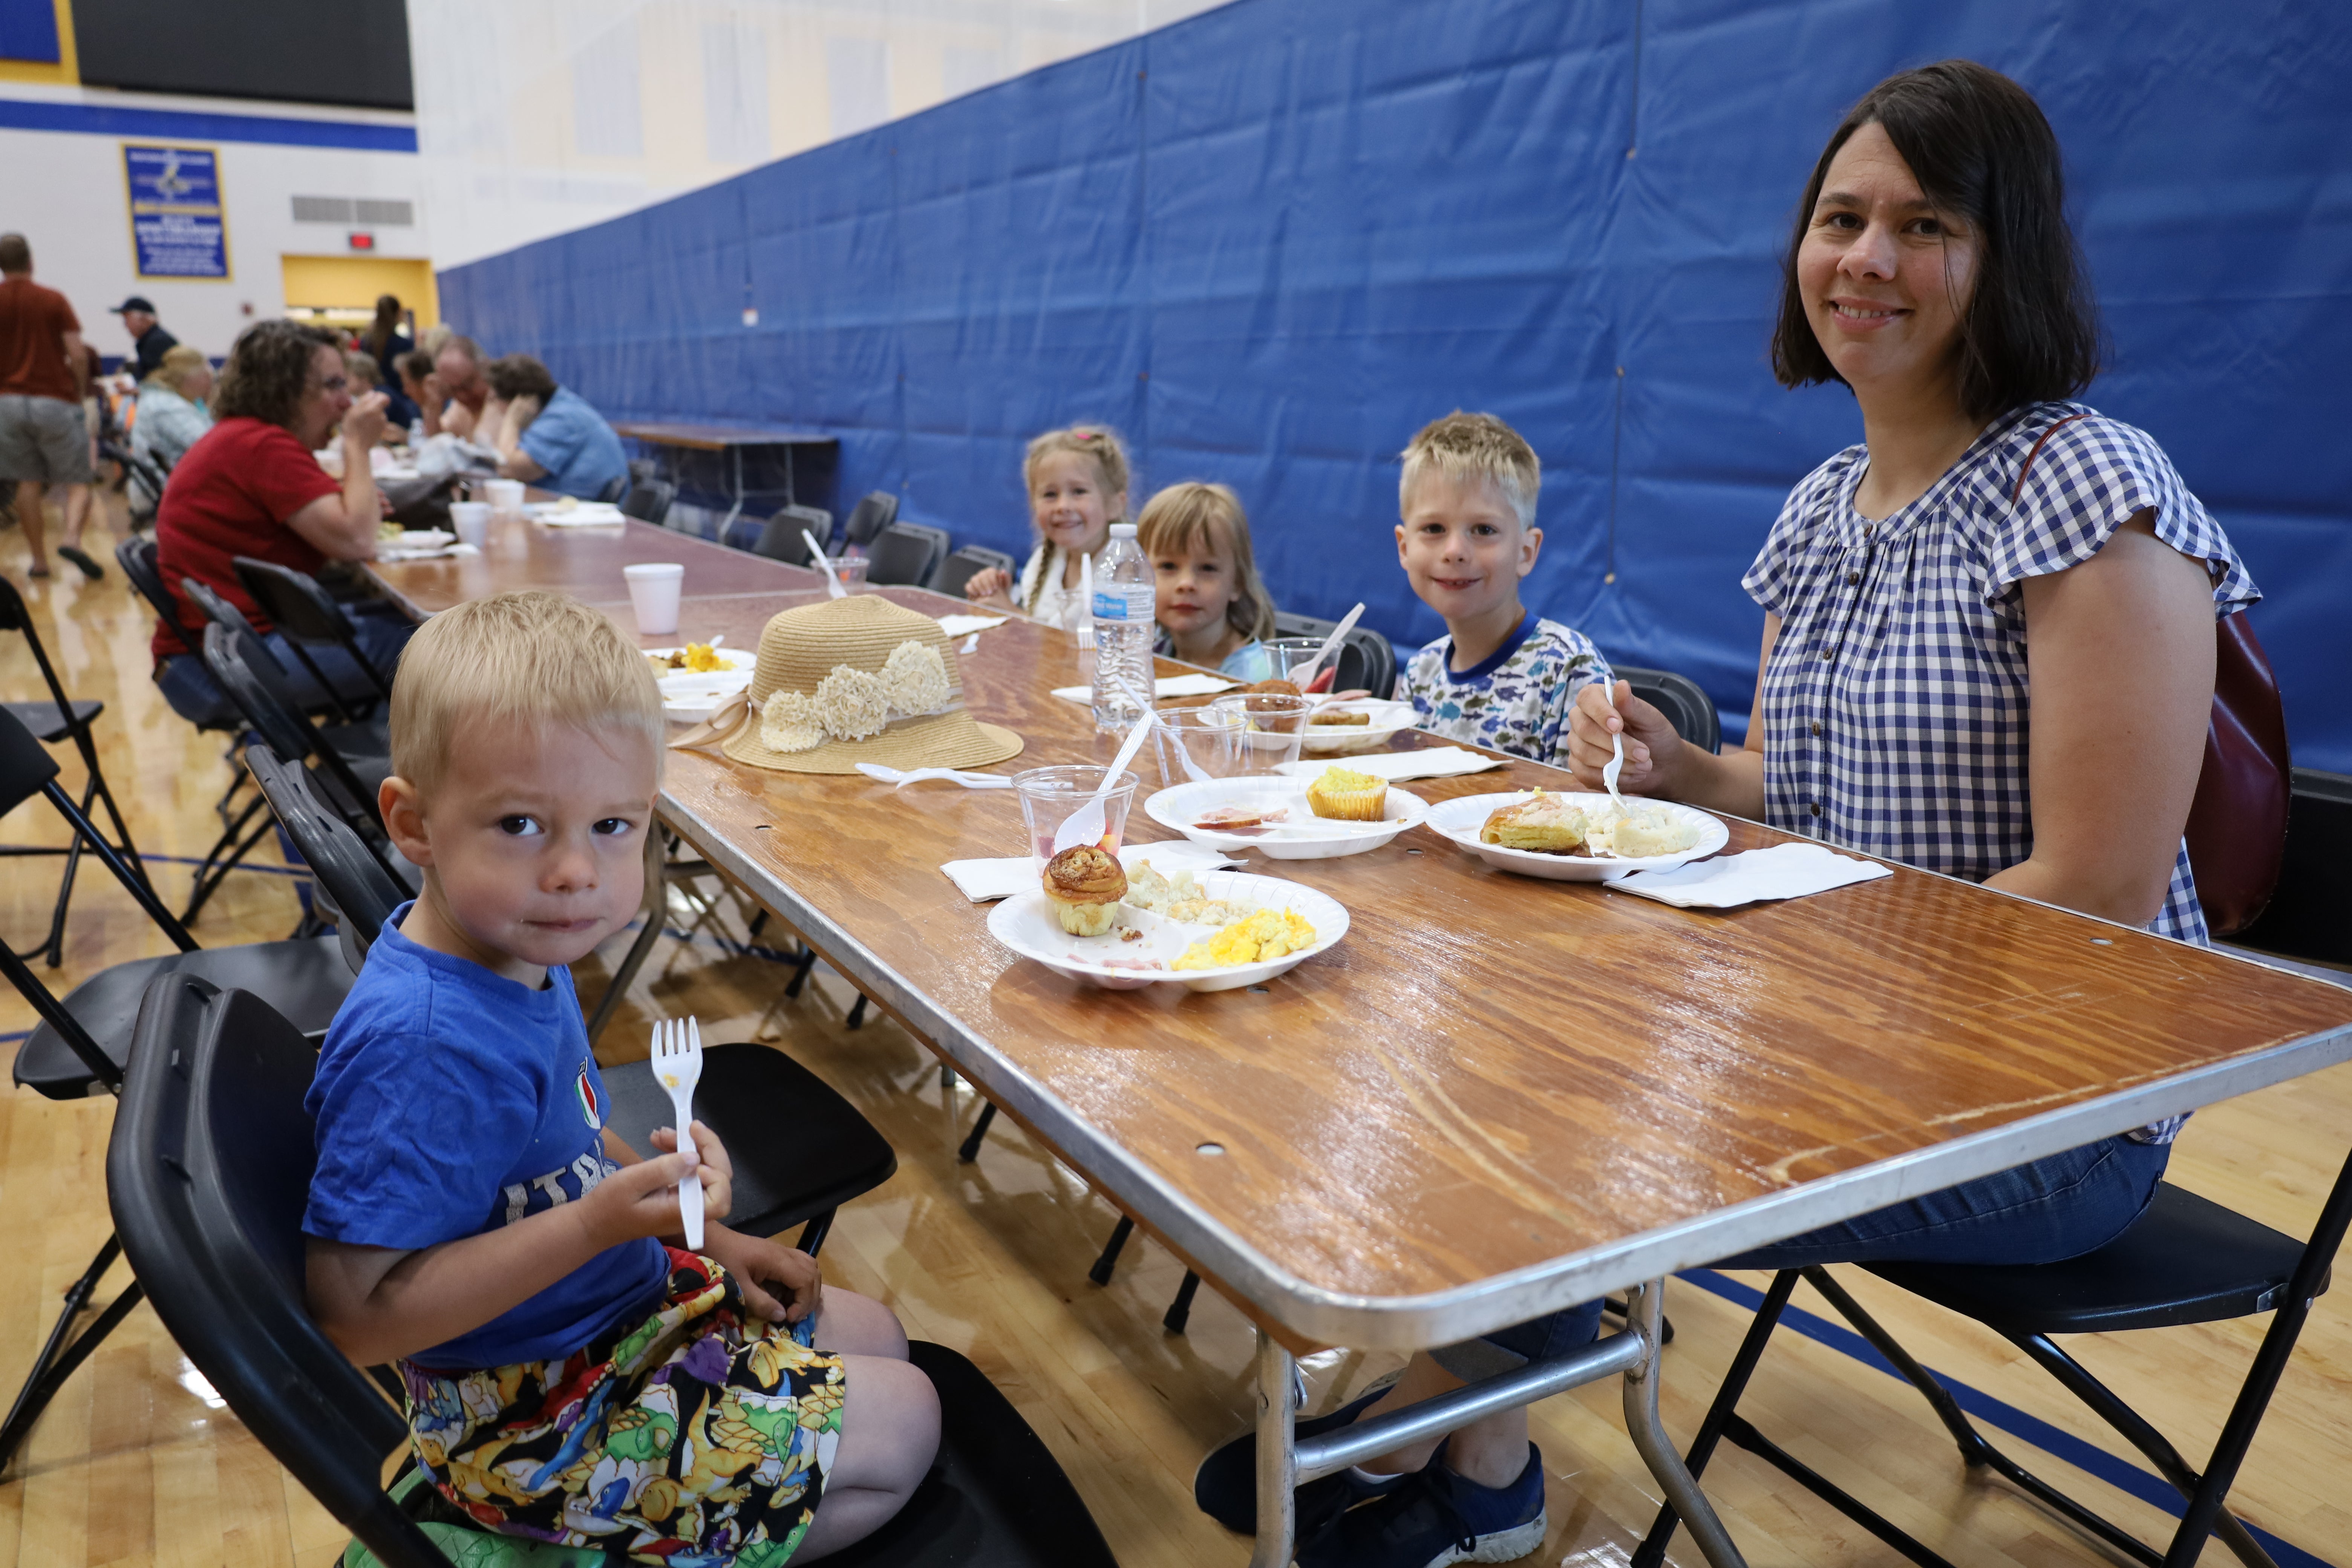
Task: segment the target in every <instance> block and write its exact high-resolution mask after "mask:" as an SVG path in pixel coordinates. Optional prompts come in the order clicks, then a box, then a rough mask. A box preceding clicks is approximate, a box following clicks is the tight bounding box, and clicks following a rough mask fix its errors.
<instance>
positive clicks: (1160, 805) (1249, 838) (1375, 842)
mask: <svg viewBox="0 0 2352 1568" xmlns="http://www.w3.org/2000/svg"><path fill="white" fill-rule="evenodd" d="M1221 805H1246V806H1267V807H1270V806H1280V807H1282V808H1284V810H1285V812H1286V815H1285V816H1284V817H1283V819H1282V820H1281V821H1280V822H1278V823H1274V824H1271V825H1270V826H1269V828H1268V830H1267V831H1265V832H1262V833H1261V832H1257V831H1248V832H1234V833H1221V832H1219V831H1217V830H1216V829H1214V828H1210V827H1195V826H1192V824H1193V823H1194V822H1196V821H1198V820H1199V819H1200V818H1201V817H1202V816H1205V815H1206V814H1208V813H1209V812H1211V811H1213V810H1215V809H1216V808H1217V807H1218V806H1221ZM1143 811H1144V815H1145V816H1149V817H1150V818H1151V820H1152V821H1154V822H1156V823H1159V824H1160V826H1163V827H1172V828H1174V829H1175V830H1176V831H1177V832H1179V833H1181V834H1182V835H1183V836H1184V837H1187V838H1189V839H1191V840H1192V842H1193V843H1195V844H1206V845H1208V846H1210V847H1213V848H1217V849H1255V850H1256V851H1258V852H1259V853H1260V854H1262V855H1265V856H1266V857H1268V858H1271V859H1276V860H1335V859H1338V858H1339V857H1340V856H1342V855H1361V854H1362V853H1363V852H1364V851H1365V850H1367V849H1378V848H1379V847H1381V845H1383V844H1386V843H1387V842H1388V841H1389V840H1390V839H1391V838H1394V837H1396V836H1397V835H1398V834H1400V833H1402V832H1403V831H1404V830H1405V829H1406V828H1408V827H1413V826H1418V825H1419V824H1420V822H1421V819H1422V818H1423V817H1424V816H1427V815H1428V814H1429V803H1428V802H1427V801H1425V800H1423V799H1422V798H1421V796H1419V795H1414V794H1412V792H1411V791H1409V790H1401V789H1399V788H1397V787H1396V786H1395V785H1394V784H1391V785H1390V786H1389V792H1388V796H1387V798H1386V799H1385V800H1383V801H1382V802H1381V821H1379V822H1339V821H1334V820H1332V819H1330V818H1327V817H1321V816H1316V815H1315V813H1314V811H1313V809H1312V808H1310V807H1309V806H1308V805H1307V786H1306V784H1304V783H1302V782H1301V781H1299V780H1297V779H1291V778H1237V779H1207V780H1203V781H1197V782H1195V783H1192V784H1177V785H1175V786H1174V787H1172V788H1170V789H1163V790H1160V791H1159V792H1158V793H1156V794H1154V795H1152V796H1151V798H1150V799H1149V800H1147V801H1145V802H1144V803H1143Z"/></svg>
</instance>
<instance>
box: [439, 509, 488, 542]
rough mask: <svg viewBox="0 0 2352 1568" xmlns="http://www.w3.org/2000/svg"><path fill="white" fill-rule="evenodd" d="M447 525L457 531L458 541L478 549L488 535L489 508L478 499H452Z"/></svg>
mask: <svg viewBox="0 0 2352 1568" xmlns="http://www.w3.org/2000/svg"><path fill="white" fill-rule="evenodd" d="M449 526H450V527H451V528H452V529H454V530H456V531H457V542H458V543H460V544H470V545H472V546H473V547H474V548H475V549H477V550H479V549H480V548H481V547H482V546H483V544H484V543H486V542H488V539H489V537H490V509H489V507H488V505H486V504H485V503H483V502H481V501H478V500H453V501H451V502H450V503H449Z"/></svg>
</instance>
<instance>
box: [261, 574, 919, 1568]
mask: <svg viewBox="0 0 2352 1568" xmlns="http://www.w3.org/2000/svg"><path fill="white" fill-rule="evenodd" d="M663 739H664V733H663V721H662V710H661V700H660V697H659V694H658V693H657V691H656V688H655V685H654V679H653V674H652V671H651V668H650V667H649V666H648V665H647V663H646V659H645V658H643V656H641V655H640V654H639V653H638V652H637V651H636V650H635V648H633V647H630V646H629V644H628V642H627V641H626V640H625V638H624V637H622V635H621V633H620V631H619V629H618V628H617V627H615V626H614V624H613V623H612V622H611V621H610V620H608V619H606V618H605V617H604V616H602V615H600V614H598V613H597V612H595V611H593V610H591V609H589V608H587V607H586V606H584V605H579V604H576V603H574V602H572V601H571V600H568V599H564V598H561V597H559V596H557V595H551V594H536V593H533V594H506V595H499V596H498V597H496V598H491V599H484V600H480V601H477V602H475V603H473V604H468V605H460V606H458V607H457V608H456V609H452V610H448V611H445V612H444V613H442V614H441V615H438V616H435V617H434V618H433V619H432V620H431V621H430V622H428V623H427V624H426V625H425V627H424V628H423V629H422V630H420V631H419V632H418V633H417V635H416V637H415V639H414V640H413V641H411V642H410V644H409V645H408V649H407V651H406V653H405V654H404V656H403V657H402V658H401V662H400V672H399V675H398V678H397V679H396V680H395V681H394V686H393V696H392V761H393V768H394V776H393V777H392V778H390V779H387V780H386V781H385V783H384V785H383V794H382V796H381V803H380V804H381V805H382V808H383V818H384V824H385V826H386V828H387V829H388V830H389V832H390V834H391V836H392V839H393V842H394V844H395V845H397V846H398V847H399V848H400V850H401V852H402V853H403V854H404V855H405V856H407V857H408V858H409V859H411V860H412V861H414V862H415V863H416V864H417V865H419V866H422V867H423V868H425V891H424V893H423V895H422V896H421V897H419V898H418V899H417V900H415V901H414V902H413V903H408V904H404V905H402V906H401V908H400V909H399V910H397V911H396V912H395V913H394V917H393V920H392V921H391V923H389V924H387V925H386V926H385V928H384V931H383V935H382V936H381V937H380V939H379V940H378V941H377V942H376V944H375V946H374V947H373V949H372V950H371V951H370V952H369V954H368V961H367V964H366V966H365V968H364V969H362V972H361V973H360V977H359V980H358V982H357V983H356V984H353V986H352V992H351V995H350V996H349V998H347V999H346V1000H345V1002H344V1004H343V1005H342V1007H341V1010H340V1011H339V1012H338V1013H337V1014H336V1016H335V1022H334V1026H333V1027H332V1028H331V1030H330V1031H329V1032H328V1036H327V1041H326V1045H325V1047H324V1048H323V1049H322V1050H321V1051H320V1058H319V1070H318V1077H317V1079H316V1080H315V1082H314V1083H313V1085H312V1087H311V1089H310V1100H309V1105H310V1112H311V1115H312V1117H313V1118H314V1120H315V1121H316V1123H317V1138H318V1154H319V1159H318V1169H317V1173H316V1174H315V1175H314V1176H313V1178H312V1181H311V1185H310V1205H309V1208H308V1211H307V1213H306V1214H305V1215H304V1216H303V1229H304V1231H305V1232H307V1233H308V1236H309V1238H310V1240H309V1267H308V1273H309V1296H310V1310H311V1312H312V1314H313V1315H314V1316H315V1317H316V1318H317V1319H318V1321H319V1323H320V1327H321V1328H322V1329H324V1330H325V1331H326V1332H327V1334H328V1336H329V1337H330V1338H331V1339H332V1340H333V1341H334V1342H335V1343H336V1344H337V1345H338V1346H340V1347H341V1349H342V1350H343V1351H344V1352H345V1353H347V1354H349V1355H350V1356H351V1357H352V1360H354V1361H357V1362H360V1363H362V1364H365V1363H375V1362H384V1361H391V1362H396V1363H398V1365H399V1368H400V1371H401V1374H402V1377H403V1380H404V1384H405V1385H406V1392H407V1405H408V1415H409V1425H410V1429H411V1433H412V1436H413V1437H414V1441H415V1450H416V1457H417V1462H418V1466H419V1468H421V1469H422V1470H423V1471H424V1473H425V1476H426V1477H427V1478H428V1479H430V1480H431V1481H432V1482H433V1484H434V1485H435V1486H436V1488H438V1489H439V1490H440V1491H441V1493H442V1495H443V1496H444V1497H445V1498H446V1499H447V1500H449V1501H450V1502H452V1503H454V1504H456V1505H457V1507H458V1508H460V1509H462V1510H465V1511H466V1512H467V1514H468V1515H470V1516H471V1517H472V1518H473V1519H475V1520H476V1521H479V1522H480V1523H481V1524H482V1525H484V1526H486V1527H488V1528H490V1529H493V1530H497V1531H502V1532H504V1533H507V1534H511V1535H517V1536H524V1537H528V1538H530V1539H533V1540H538V1541H546V1542H556V1543H560V1544H563V1545H571V1546H593V1547H598V1548H602V1549H604V1550H605V1551H608V1552H609V1551H614V1550H616V1549H617V1550H621V1551H625V1552H627V1553H628V1554H629V1555H630V1556H631V1558H632V1559H634V1560H635V1561H640V1562H648V1563H677V1562H684V1561H689V1560H690V1561H692V1562H696V1563H711V1564H719V1563H739V1564H743V1565H746V1568H774V1565H775V1564H779V1563H782V1562H784V1561H785V1559H787V1558H788V1557H794V1556H798V1557H803V1558H806V1557H817V1556H822V1555H824V1553H825V1552H831V1551H834V1550H835V1549H837V1548H839V1547H842V1546H845V1545H847V1544H848V1543H849V1542H853V1541H856V1540H857V1539H859V1538H860V1537H862V1536H864V1535H866V1534H867V1533H868V1532H870V1531H873V1530H874V1529H875V1528H876V1527H877V1526H878V1525H880V1524H881V1523H882V1522H883V1521H886V1520H887V1519H889V1518H890V1516H891V1515H892V1514H894V1513H896V1512H897V1511H898V1508H899V1507H900V1505H902V1504H903V1503H904V1502H905V1501H906V1500H907V1498H908V1496H909V1495H910V1494H911V1493H912V1492H913V1490H914V1489H915V1486H916V1485H917V1483H919V1481H920V1480H921V1479H922V1478H923V1475H924V1474H925V1472H926V1471H927V1470H928V1469H929V1465H930V1461H931V1457H932V1454H933V1453H934V1452H935V1450H936V1449H937V1447H938V1443H939V1401H938V1396H937V1394H935V1393H934V1392H933V1390H932V1388H931V1385H930V1383H929V1380H928V1379H927V1378H925V1377H924V1375H923V1374H922V1373H921V1372H920V1371H919V1370H918V1369H917V1368H915V1367H914V1366H913V1365H911V1364H910V1363H908V1361H907V1359H906V1357H907V1339H906V1335H905V1333H904V1332H903V1331H901V1330H900V1328H899V1326H898V1320H897V1318H896V1317H895V1316H894V1315H893V1314H892V1313H891V1311H890V1310H889V1309H888V1308H887V1307H884V1306H883V1305H881V1304H880V1303H879V1302H877V1301H873V1300H867V1299H866V1298H865V1297H863V1296H858V1295H855V1294H853V1293H851V1292H849V1291H845V1290H841V1289H835V1288H833V1287H830V1286H826V1285H824V1284H823V1283H822V1282H821V1280H820V1279H819V1275H818V1270H817V1264H816V1260H815V1259H814V1258H811V1257H809V1256H808V1255H807V1254H805V1253H803V1252H800V1251H798V1250H796V1249H794V1248H793V1247H787V1246H784V1245H782V1244H781V1243H779V1242H775V1241H772V1240H766V1239H762V1238H761V1237H750V1236H742V1235H739V1234H737V1233H736V1232H733V1231H730V1230H729V1229H728V1228H727V1227H726V1226H723V1225H719V1224H717V1223H715V1221H716V1219H717V1218H718V1217H719V1216H721V1215H725V1214H726V1212H727V1208H728V1203H729V1199H730V1191H729V1175H730V1169H729V1164H728V1159H727V1152H726V1150H725V1149H724V1148H723V1147H721V1146H720V1144H719V1140H718V1139H717V1138H716V1137H714V1136H713V1135H712V1134H711V1132H710V1131H709V1129H708V1128H707V1127H705V1126H703V1124H702V1123H700V1122H699V1121H698V1122H695V1123H694V1124H693V1126H692V1128H691V1129H690V1131H691V1134H692V1136H691V1139H690V1140H689V1141H688V1142H686V1143H685V1144H684V1145H683V1146H682V1147H681V1145H680V1142H679V1140H678V1137H677V1134H676V1133H675V1132H674V1131H671V1130H669V1129H663V1130H662V1131H657V1132H656V1133H655V1134H654V1135H653V1141H654V1142H655V1144H656V1152H651V1153H649V1154H647V1155H646V1156H645V1157H642V1158H641V1157H640V1156H639V1154H638V1153H637V1152H636V1151H635V1150H633V1149H631V1148H629V1147H628V1145H627V1144H625V1142H622V1141H621V1140H620V1139H619V1138H617V1137H615V1136H614V1134H613V1133H612V1132H611V1131H608V1130H606V1129H605V1127H604V1110H605V1106H606V1100H605V1097H604V1080H603V1079H602V1078H601V1077H600V1076H599V1074H598V1072H597V1068H596V1060H595V1058H594V1056H593V1054H591V1052H590V1050H589V1047H588V1037H587V1032H586V1029H585V1028H584V1026H583V1024H582V1021H581V1016H580V1004H579V1002H578V1000H577V999H576V998H575V996H574V995H573V994H572V977H571V973H570V972H569V970H568V969H567V968H566V967H565V966H566V965H568V964H570V963H573V962H575V961H576V960H578V959H580V958H582V957H583V956H584V955H586V954H587V953H588V952H591V951H592V950H593V949H594V947H595V946H596V944H597V943H598V942H601V941H602V940H604V938H605V937H607V936H609V935H611V934H612V933H613V932H614V931H618V930H619V929H620V928H621V927H622V926H624V925H625V924H626V923H627V922H628V921H629V920H630V918H631V917H632V916H633V915H634V914H635V912H636V910H637V908H638V905H639V902H640V900H641V896H642V894H643V892H644V888H645V880H644V878H645V852H646V834H648V833H650V832H652V831H653V800H654V794H655V791H656V787H657V786H658V784H659V782H660V773H661V762H662V756H663V749H662V743H663ZM683 1181H698V1182H699V1183H700V1184H701V1185H702V1188H703V1192H704V1204H705V1208H706V1212H707V1213H708V1214H709V1215H711V1216H712V1220H713V1222H714V1223H709V1224H708V1225H707V1226H706V1227H705V1236H704V1242H705V1245H704V1246H703V1247H702V1248H701V1250H700V1251H699V1252H698V1253H695V1252H688V1251H687V1250H685V1247H684V1243H683V1241H682V1239H681V1238H680V1237H679V1234H678V1233H679V1228H680V1221H679V1215H678V1203H677V1185H678V1184H679V1183H680V1182H683ZM820 1346H822V1347H824V1348H819V1347H820Z"/></svg>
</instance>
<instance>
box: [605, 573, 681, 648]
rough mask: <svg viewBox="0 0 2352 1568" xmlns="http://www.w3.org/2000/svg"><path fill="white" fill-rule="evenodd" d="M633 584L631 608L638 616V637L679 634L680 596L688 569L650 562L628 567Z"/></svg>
mask: <svg viewBox="0 0 2352 1568" xmlns="http://www.w3.org/2000/svg"><path fill="white" fill-rule="evenodd" d="M621 575H622V576H624V577H625V578H627V579H628V580H629V605H630V607H631V608H632V609H634V610H635V611H636V613H637V635H638V636H640V637H667V636H668V635H669V634H670V633H672V632H674V631H676V630H677V595H678V591H679V589H680V588H681V587H682V586H683V585H684V584H685V582H686V568H685V567H683V566H680V565H678V564H677V563H673V562H667V561H663V562H647V563H645V564H643V565H638V566H624V567H623V568H621Z"/></svg>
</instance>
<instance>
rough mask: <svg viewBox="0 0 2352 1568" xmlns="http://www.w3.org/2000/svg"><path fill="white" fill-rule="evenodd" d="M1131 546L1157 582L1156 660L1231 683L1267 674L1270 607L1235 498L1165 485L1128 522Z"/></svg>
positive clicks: (1210, 488)
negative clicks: (1176, 661) (1200, 668)
mask: <svg viewBox="0 0 2352 1568" xmlns="http://www.w3.org/2000/svg"><path fill="white" fill-rule="evenodd" d="M1135 539H1136V542H1137V543H1139V544H1140V545H1141V546H1142V547H1143V558H1144V559H1145V560H1146V561H1149V562H1150V563H1151V570H1152V574H1153V575H1154V577H1155V578H1156V579H1157V580H1158V583H1159V593H1160V598H1159V609H1158V612H1157V618H1158V620H1159V622H1160V628H1159V629H1160V635H1159V638H1158V643H1157V651H1158V652H1159V653H1160V654H1161V655H1162V656H1164V657H1166V658H1181V659H1182V660H1183V661H1184V662H1185V663H1187V664H1199V665H1205V666H1207V667H1208V668H1211V669H1213V670H1215V671H1217V672H1218V673H1219V674H1220V675H1227V676H1231V677H1232V678H1233V679H1235V680H1248V681H1257V680H1264V679H1266V678H1267V677H1268V676H1270V675H1272V674H1273V673H1274V661H1273V658H1272V657H1271V656H1270V655H1268V654H1267V652H1266V651H1265V638H1266V637H1271V636H1273V635H1274V601H1273V600H1272V599H1269V598H1267V597H1266V593H1265V582H1264V581H1263V580H1262V579H1261V578H1260V577H1259V576H1258V574H1257V560H1256V557H1255V554H1254V553H1253V552H1252V551H1251V549H1250V526H1249V514H1248V513H1247V512H1245V511H1244V510H1242V502H1241V498H1240V497H1239V496H1237V495H1235V494H1234V492H1233V491H1232V490H1231V489H1227V488H1226V487H1225V486H1223V485H1204V484H1201V483H1199V482H1198V481H1195V480H1187V481H1185V482H1184V483H1183V484H1181V485H1170V486H1169V487H1168V488H1167V489H1164V490H1161V491H1160V493H1159V494H1158V495H1156V496H1153V497H1152V498H1151V500H1150V501H1149V502H1147V503H1146V504H1145V506H1144V509H1143V514H1142V515H1141V516H1140V517H1139V518H1137V519H1136V520H1135Z"/></svg>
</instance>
